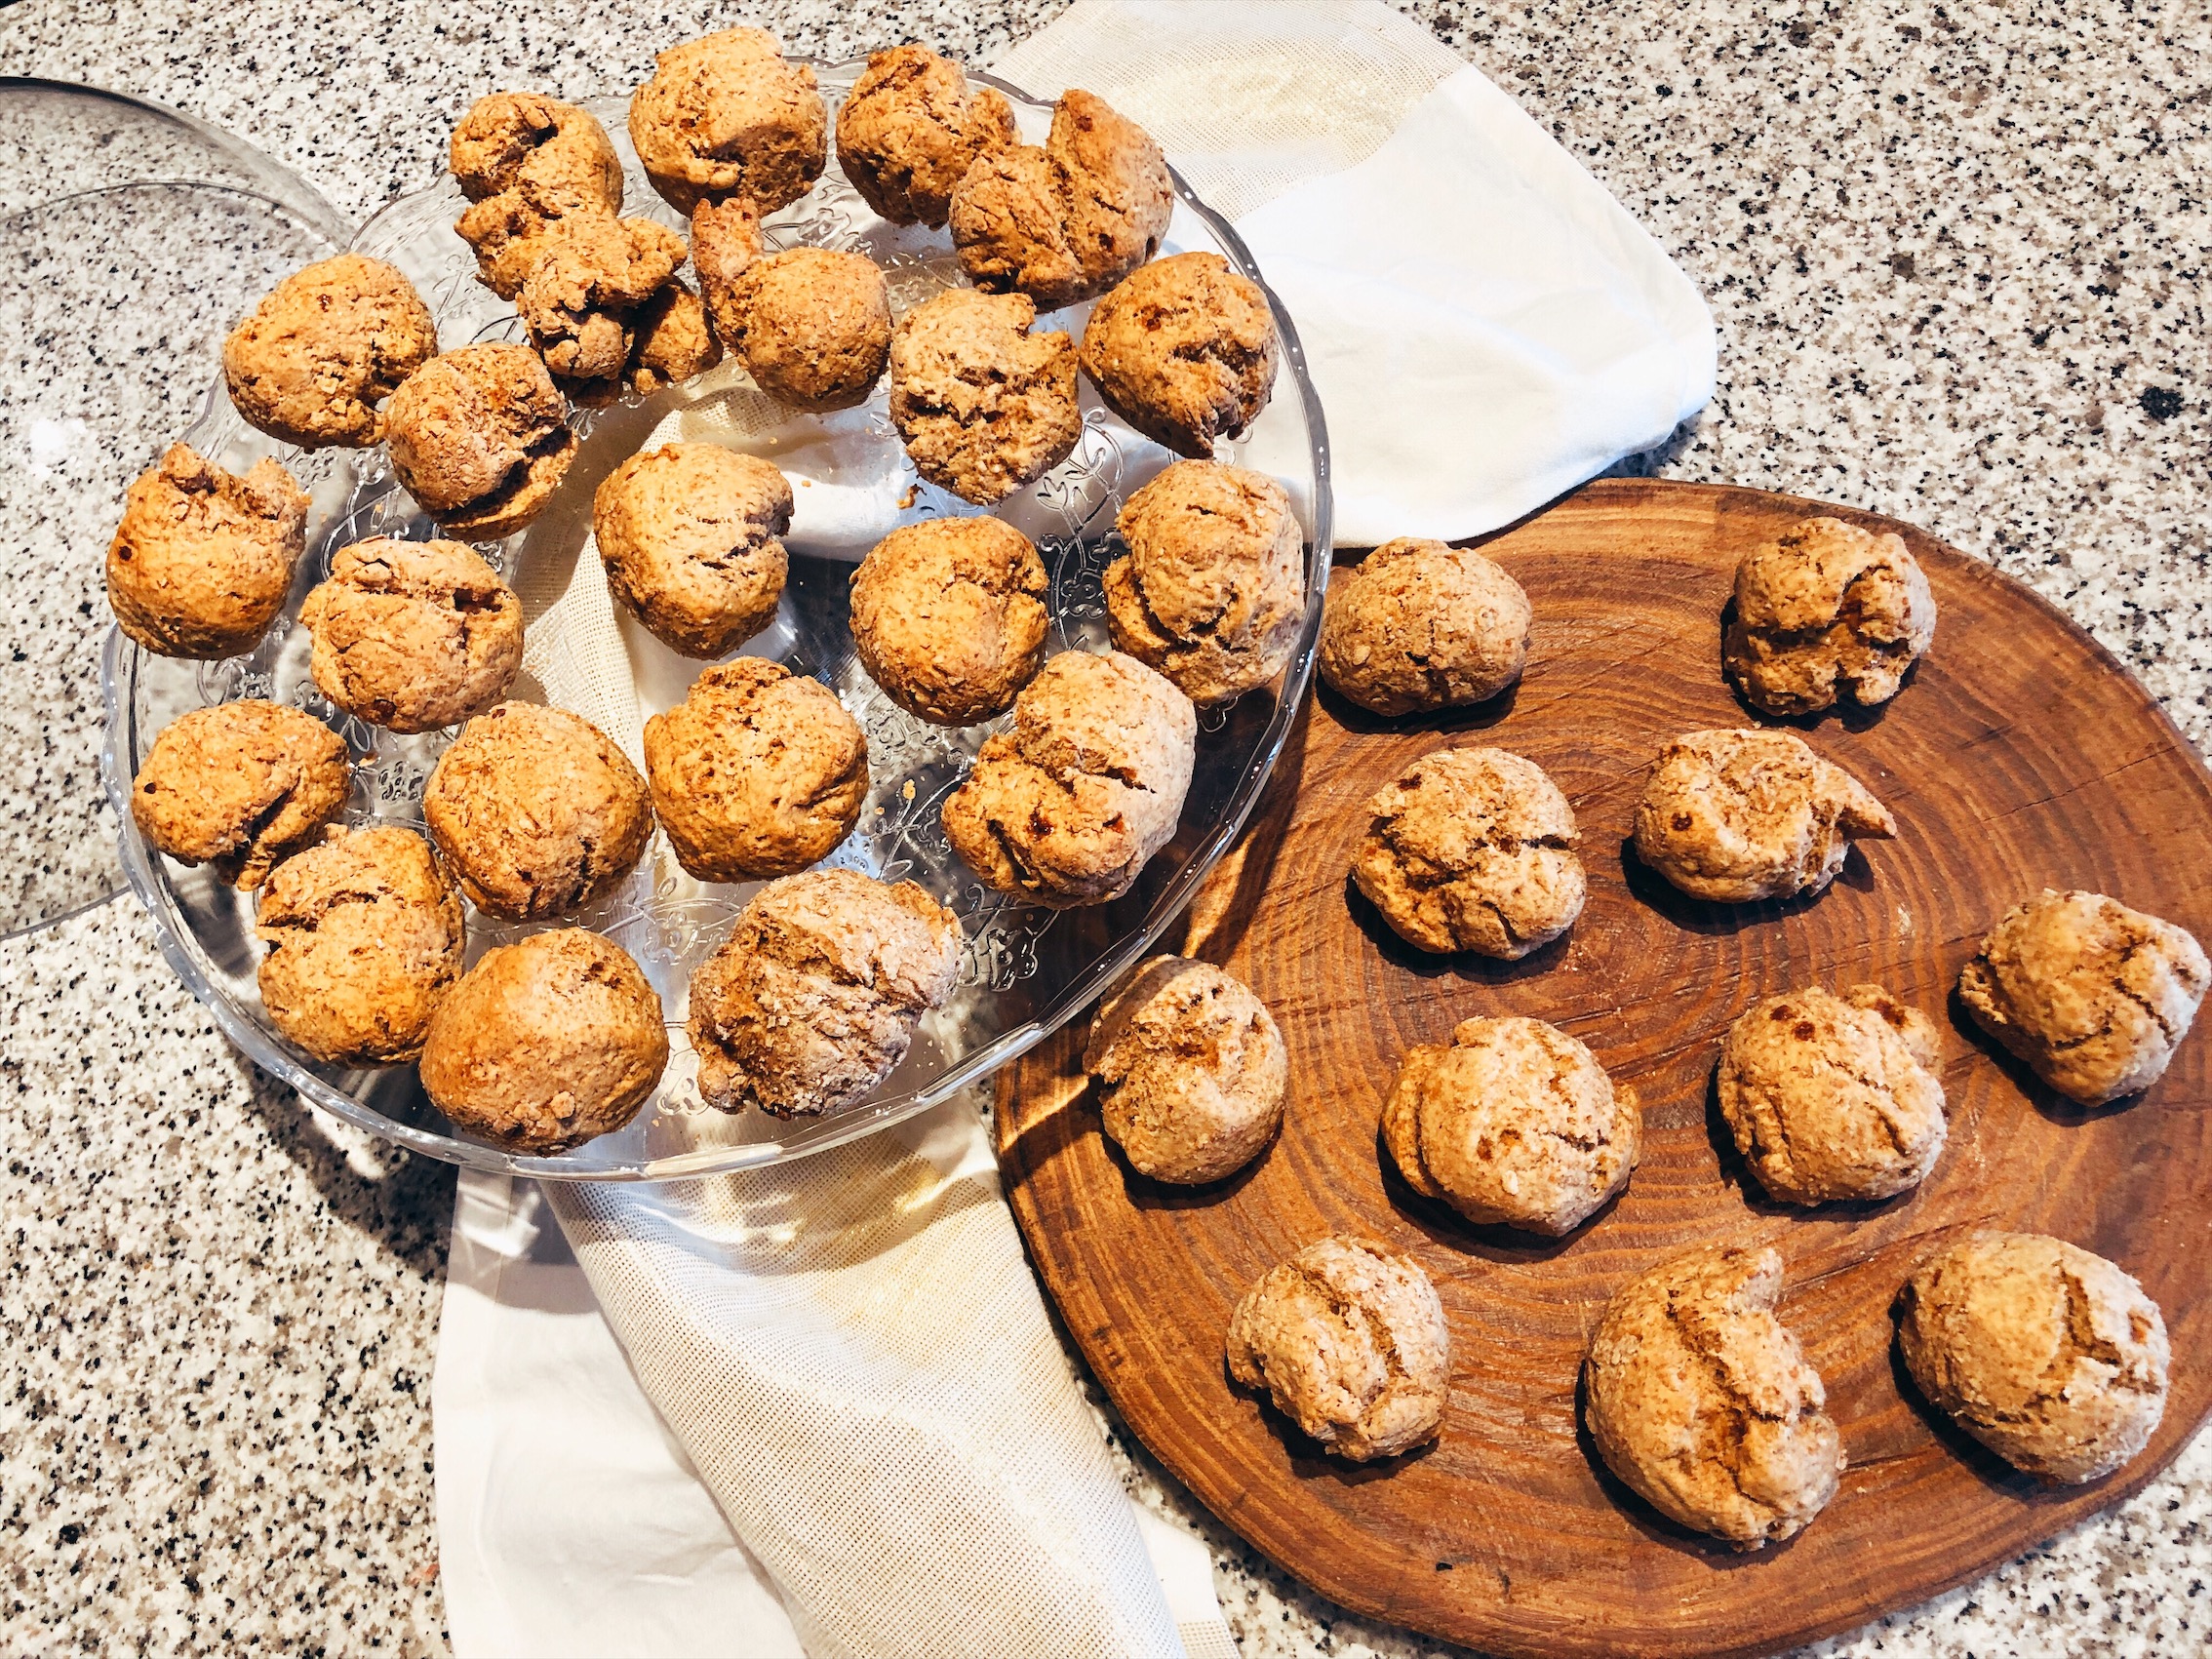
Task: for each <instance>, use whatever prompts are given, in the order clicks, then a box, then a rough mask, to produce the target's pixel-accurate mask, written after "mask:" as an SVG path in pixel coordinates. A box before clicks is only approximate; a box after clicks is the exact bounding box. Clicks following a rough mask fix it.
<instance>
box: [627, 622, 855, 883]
mask: <svg viewBox="0 0 2212 1659" xmlns="http://www.w3.org/2000/svg"><path fill="white" fill-rule="evenodd" d="M645 756H646V774H647V776H648V777H650V778H651V779H652V805H653V810H654V812H655V813H656V814H658V816H659V818H660V823H661V827H662V828H663V829H665V830H666V831H667V832H668V845H669V846H670V848H672V849H674V851H675V853H676V861H677V862H678V863H679V864H681V865H683V866H684V868H685V869H686V870H687V871H689V872H690V873H691V874H692V875H694V876H696V877H698V878H699V880H701V881H704V882H757V881H760V880H762V879H764V878H766V877H769V876H788V875H791V874H793V873H794V872H796V871H799V870H804V869H805V868H806V867H807V866H808V865H810V864H812V863H815V862H817V861H818V860H820V859H823V858H826V857H828V856H829V855H830V853H832V852H834V851H835V850H836V849H837V845H838V843H839V842H841V841H843V840H844V839H845V838H846V837H847V836H848V835H850V834H851V833H852V826H853V825H854V824H855V823H857V822H858V821H859V819H860V808H861V805H862V804H863V803H864V802H865V801H866V800H867V798H868V739H867V738H866V737H865V736H864V735H863V734H862V733H861V731H860V727H859V725H858V723H857V722H855V721H854V720H853V718H852V717H851V716H850V715H849V714H848V713H846V712H845V706H844V705H843V704H842V703H840V702H839V701H838V700H837V695H836V693H835V692H833V691H831V690H830V689H829V688H828V687H827V686H825V685H823V684H822V683H821V682H820V681H819V680H814V679H810V678H808V677H807V676H805V675H799V674H793V673H792V672H791V671H790V670H789V669H787V668H785V667H784V666H783V665H782V664H780V663H775V662H770V661H768V660H766V659H765V658H762V657H758V656H740V657H739V658H737V660H736V661H734V662H726V663H723V664H721V665H720V666H718V667H714V668H709V669H707V670H706V671H705V672H704V673H702V674H700V676H699V677H698V678H697V679H696V680H694V681H692V682H691V690H690V691H688V692H686V693H685V696H684V700H683V701H682V702H681V703H678V704H677V705H676V706H675V707H674V708H672V709H669V710H667V711H665V712H664V713H661V714H656V715H654V716H653V717H652V719H651V720H649V721H647V722H646V729H645Z"/></svg>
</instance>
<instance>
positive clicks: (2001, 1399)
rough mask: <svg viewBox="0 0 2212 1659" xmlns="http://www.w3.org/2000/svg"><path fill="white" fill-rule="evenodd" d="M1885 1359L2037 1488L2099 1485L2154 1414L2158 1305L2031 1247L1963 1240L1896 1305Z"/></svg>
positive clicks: (2056, 1250)
mask: <svg viewBox="0 0 2212 1659" xmlns="http://www.w3.org/2000/svg"><path fill="white" fill-rule="evenodd" d="M1897 1346H1898V1348H1899V1350H1900V1352H1902V1353H1903V1355H1904V1357H1905V1364H1906V1368H1907V1369H1909V1370H1910V1371H1911V1372H1912V1373H1913V1380H1914V1382H1916V1383H1917V1384H1918V1385H1919V1388H1920V1392H1921V1393H1922V1394H1924V1395H1926V1396H1927V1397H1928V1399H1929V1400H1930V1401H1932V1402H1934V1403H1935V1404H1936V1405H1938V1406H1940V1407H1941V1408H1942V1409H1943V1410H1944V1411H1945V1412H1946V1413H1947V1414H1948V1415H1949V1416H1950V1417H1951V1419H1952V1421H1953V1422H1955V1423H1956V1424H1957V1425H1958V1426H1959V1427H1960V1428H1961V1429H1964V1430H1965V1431H1966V1432H1967V1433H1968V1434H1970V1435H1972V1436H1973V1437H1974V1438H1975V1439H1976V1440H1978V1441H1980V1442H1982V1443H1983V1444H1984V1445H1986V1446H1988V1447H1989V1448H1990V1449H1991V1450H1992V1451H1994V1452H1995V1453H1996V1454H1997V1455H1998V1456H1999V1457H2001V1458H2003V1459H2004V1460H2005V1461H2006V1462H2007V1463H2010V1464H2012V1465H2013V1466H2015V1467H2016V1468H2020V1469H2025V1470H2026V1471H2027V1472H2028V1473H2029V1474H2031V1475H2039V1476H2041V1477H2042V1478H2043V1479H2044V1480H2046V1481H2070V1482H2074V1481H2095V1480H2097V1479H2099V1478H2100V1477H2102V1476H2106V1475H2110V1474H2111V1473H2112V1472H2113V1470H2115V1469H2117V1468H2119V1467H2120V1466H2121V1465H2122V1464H2124V1463H2126V1462H2127V1461H2128V1460H2129V1459H2130V1458H2132V1457H2134V1456H2135V1454H2136V1453H2137V1452H2139V1451H2141V1450H2142V1449H2143V1447H2144V1446H2145V1444H2147V1443H2148V1442H2149V1441H2150V1439H2151V1436H2152V1433H2153V1430H2155V1429H2156V1428H2157V1427H2158V1420H2159V1418H2160V1417H2162V1416H2164V1415H2165V1410H2166V1384H2167V1371H2166V1367H2167V1363H2168V1361H2169V1359H2170V1358H2171V1356H2170V1353H2169V1350H2168V1346H2167V1341H2166V1321H2165V1317H2164V1316H2163V1315H2162V1314H2160V1313H2159V1311H2158V1304H2157V1303H2155V1302H2153V1301H2152V1300H2151V1298H2150V1297H2149V1296H2146V1295H2145V1294H2144V1293H2143V1286H2142V1285H2140V1284H2137V1283H2136V1282H2135V1281H2134V1280H2133V1279H2132V1278H2130V1277H2129V1276H2128V1275H2127V1274H2126V1273H2124V1272H2122V1271H2121V1270H2120V1269H2119V1268H2118V1267H2117V1266H2115V1265H2114V1264H2113V1263H2112V1262H2109V1261H2107V1260H2106V1259H2105V1258H2104V1257H2103V1256H2100V1255H2093V1254H2091V1253H2090V1252H2089V1251H2087V1250H2084V1249H2081V1248H2078V1247H2077V1246H2075V1245H2074V1244H2067V1243H2066V1242H2065V1241H2064V1240H2061V1239H2052V1238H2047V1237H2045V1236H2043V1235H2042V1234H2038V1233H1996V1232H1974V1233H1970V1234H1968V1235H1967V1236H1966V1237H1964V1238H1962V1239H1956V1240H1954V1241H1953V1242H1952V1243H1951V1244H1946V1245H1945V1246H1943V1247H1942V1248H1941V1249H1939V1250H1937V1251H1936V1253H1935V1254H1933V1255H1932V1256H1930V1257H1929V1258H1928V1259H1927V1260H1926V1261H1924V1262H1922V1263H1921V1264H1920V1266H1919V1267H1918V1269H1917V1270H1916V1271H1915V1273H1914V1275H1913V1277H1912V1278H1911V1279H1909V1280H1908V1281H1906V1284H1905V1288H1904V1290H1903V1291H1902V1292H1901V1293H1900V1294H1899V1296H1898V1298H1897Z"/></svg>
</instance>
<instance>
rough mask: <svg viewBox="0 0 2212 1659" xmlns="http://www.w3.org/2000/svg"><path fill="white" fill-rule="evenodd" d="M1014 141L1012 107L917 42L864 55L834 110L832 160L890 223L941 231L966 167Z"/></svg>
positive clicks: (997, 94)
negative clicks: (973, 84)
mask: <svg viewBox="0 0 2212 1659" xmlns="http://www.w3.org/2000/svg"><path fill="white" fill-rule="evenodd" d="M1019 139H1020V135H1019V134H1018V133H1017V132H1016V131H1015V130H1014V115H1013V105H1012V104H1010V103H1008V102H1007V99H1006V95H1005V94H1003V93H1001V92H999V91H998V90H997V89H996V88H992V87H976V88H974V89H972V90H970V89H969V87H968V76H967V75H966V74H965V73H963V72H962V69H961V66H960V65H959V64H958V63H955V62H952V61H951V60H950V59H944V58H939V57H938V56H937V55H936V54H935V53H934V52H931V51H929V50H928V48H927V47H922V46H894V47H892V48H891V49H890V50H889V51H888V52H877V53H871V54H870V55H869V58H868V67H867V68H865V69H864V70H862V71H861V73H860V78H859V79H858V80H857V81H854V82H853V83H852V91H851V93H850V95H849V97H848V98H847V99H846V100H845V104H844V106H843V107H842V108H841V109H839V110H838V112H837V164H838V166H839V167H841V168H843V169H844V170H845V177H846V178H849V179H850V180H852V187H853V188H854V189H855V190H857V191H859V192H860V196H861V199H862V200H863V201H865V202H866V203H867V204H868V205H869V206H870V207H872V208H874V209H875V210H876V212H877V213H879V214H881V215H882V216H883V217H885V218H887V219H889V220H890V222H891V223H893V224H927V225H929V226H932V227H936V228H941V227H942V226H943V224H944V222H945V216H946V215H947V214H949V213H950V212H951V211H952V193H953V189H954V187H955V186H956V185H958V184H959V183H960V181H961V180H962V179H963V178H966V177H967V176H968V169H969V168H970V167H972V166H974V164H975V163H976V162H977V161H979V160H981V159H982V158H983V157H985V156H992V155H997V154H998V153H999V152H1000V151H1002V150H1005V149H1008V148H1011V147H1012V146H1013V145H1014V144H1015V143H1017V142H1018V141H1019Z"/></svg>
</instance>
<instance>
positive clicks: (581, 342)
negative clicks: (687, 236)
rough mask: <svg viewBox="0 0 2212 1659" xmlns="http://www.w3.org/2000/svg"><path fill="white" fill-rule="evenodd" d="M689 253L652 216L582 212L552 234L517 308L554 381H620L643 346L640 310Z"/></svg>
mask: <svg viewBox="0 0 2212 1659" xmlns="http://www.w3.org/2000/svg"><path fill="white" fill-rule="evenodd" d="M684 258H685V250H684V239H683V238H682V237H681V236H678V235H677V234H676V233H675V232H674V231H673V230H670V229H669V228H668V227H667V226H666V225H662V224H656V223H654V222H653V221H652V219H650V218H615V217H612V215H605V216H602V215H580V216H577V217H571V218H566V219H563V220H562V221H561V223H560V224H559V225H558V226H557V227H556V228H554V229H553V230H551V231H549V232H548V233H547V234H546V237H545V243H544V251H543V253H542V256H541V257H539V259H538V261H537V264H536V265H535V266H534V267H533V269H532V271H531V273H530V277H529V279H528V280H527V281H525V282H524V284H523V286H522V293H521V295H520V296H517V298H516V300H515V308H516V309H517V310H518V311H520V312H521V313H522V320H523V324H524V326H525V327H527V328H528V329H529V330H530V343H531V344H532V345H533V346H534V347H536V348H537V354H538V356H540V357H542V358H544V359H545V367H546V368H547V369H548V370H550V371H551V372H552V374H553V376H554V378H555V379H557V380H559V381H561V382H562V383H563V384H569V383H572V382H591V381H613V380H615V379H618V378H619V377H620V376H621V375H622V373H623V371H624V370H625V369H627V368H628V367H629V364H630V353H631V350H632V348H633V347H634V346H635V345H636V343H637V328H636V323H637V316H638V313H639V312H640V311H641V310H642V309H643V308H644V307H645V305H646V304H647V302H648V301H650V300H651V299H652V297H653V296H655V295H657V294H658V293H659V292H660V291H661V289H662V288H663V287H665V286H666V285H667V283H668V282H669V280H670V279H671V278H672V277H674V276H675V274H676V267H677V266H678V265H681V264H682V263H683V262H684Z"/></svg>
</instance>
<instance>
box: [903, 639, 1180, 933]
mask: <svg viewBox="0 0 2212 1659" xmlns="http://www.w3.org/2000/svg"><path fill="white" fill-rule="evenodd" d="M1197 735H1198V713H1197V711H1196V710H1195V709H1194V708H1193V707H1192V706H1191V699H1190V698H1188V697H1186V696H1184V695H1183V693H1182V692H1181V691H1177V690H1176V689H1175V688H1174V687H1173V686H1171V685H1169V684H1168V683H1167V682H1166V681H1165V680H1164V679H1162V678H1161V677H1160V676H1159V675H1158V674H1156V673H1154V672H1153V671H1152V670H1151V669H1149V668H1147V667H1146V666H1145V665H1144V664H1143V663H1141V662H1139V661H1137V660H1136V658H1135V657H1133V656H1125V655H1124V654H1123V653H1122V652H1118V651H1107V652H1086V651H1064V652H1061V653H1060V654H1059V655H1058V656H1055V657H1053V658H1052V659H1051V660H1050V661H1049V662H1047V663H1046V664H1045V666H1044V668H1043V669H1042V670H1040V671H1039V673H1038V676H1037V678H1036V679H1034V680H1032V681H1031V682H1030V683H1029V685H1028V686H1027V687H1026V688H1024V689H1023V691H1022V692H1021V694H1020V695H1019V696H1017V697H1016V698H1014V704H1013V725H1012V727H1011V729H1009V730H1007V731H1001V732H999V733H997V734H996V735H995V736H993V737H991V738H989V739H987V740H986V741H985V742H984V744H983V747H982V749H981V751H980V752H979V753H978V754H977V755H976V757H975V766H974V768H973V770H970V771H969V772H968V778H967V780H966V781H965V782H963V783H962V784H961V786H960V787H959V788H958V789H956V790H954V791H953V792H952V794H951V795H949V796H947V797H946V798H945V805H944V811H943V816H944V826H945V835H946V837H947V839H948V840H949V841H950V842H951V843H952V849H953V850H954V851H955V852H957V853H958V854H960V856H961V858H962V860H963V861H965V862H966V863H967V864H968V868H970V869H971V870H973V871H974V872H975V873H976V874H977V875H978V876H980V877H981V878H982V880H983V884H984V886H986V887H988V888H990V889H993V890H994V891H996V892H1003V893H1008V894H1011V895H1012V896H1014V897H1016V898H1022V899H1027V900H1028V901H1030V902H1031V903H1034V904H1046V905H1051V906H1053V907H1055V908H1065V907H1068V906H1072V905H1081V904H1103V903H1105V902H1106V901H1107V900H1109V899H1115V898H1119V897H1121V896H1122V894H1123V893H1125V892H1126V891H1128V889H1130V887H1132V886H1133V885H1134V884H1135V882H1136V879H1137V877H1138V875H1139V874H1140V873H1142V871H1143V869H1144V866H1145V865H1146V864H1147V863H1148V862H1150V861H1151V858H1152V856H1153V854H1154V853H1156V852H1158V851H1159V850H1160V849H1162V848H1163V847H1165V846H1166V845H1167V843H1168V842H1169V841H1171V840H1173V839H1174V835H1175V824H1176V820H1177V819H1178V818H1180V817H1181V815H1182V810H1183V796H1184V794H1185V793H1186V792H1187V791H1188V790H1189V788H1190V783H1191V761H1192V755H1193V745H1194V743H1195V741H1196V738H1197Z"/></svg>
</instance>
